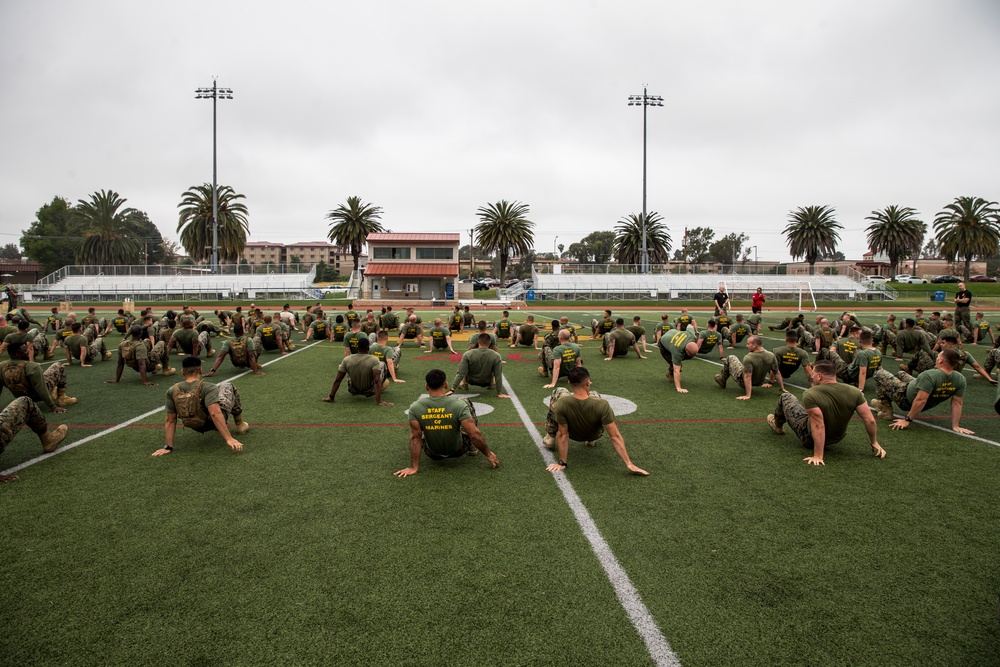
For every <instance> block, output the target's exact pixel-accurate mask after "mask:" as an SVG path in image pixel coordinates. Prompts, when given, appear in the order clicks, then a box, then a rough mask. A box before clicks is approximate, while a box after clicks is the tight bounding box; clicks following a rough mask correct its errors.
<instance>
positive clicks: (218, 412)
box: [208, 403, 243, 452]
mask: <svg viewBox="0 0 1000 667" xmlns="http://www.w3.org/2000/svg"><path fill="white" fill-rule="evenodd" d="M208 416H209V417H211V419H212V423H213V424H215V430H216V431H218V432H219V435H221V436H222V439H223V440H225V441H226V444H227V445H229V447H230V449H232V450H233V451H234V452H241V451H243V443H242V442H240V441H239V440H237V439H236V438H234V437H233V434H232V433H230V432H229V426H228V425H227V424H226V416H225V415H224V414H222V408H220V407H219V404H218V403H212V404H211V405H209V406H208Z"/></svg>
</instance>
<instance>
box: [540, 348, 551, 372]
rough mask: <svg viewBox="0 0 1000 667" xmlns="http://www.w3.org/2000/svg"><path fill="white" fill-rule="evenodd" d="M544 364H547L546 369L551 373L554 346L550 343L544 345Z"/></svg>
mask: <svg viewBox="0 0 1000 667" xmlns="http://www.w3.org/2000/svg"><path fill="white" fill-rule="evenodd" d="M541 354H542V366H545V370H546V371H548V372H549V373H550V374H551V373H552V362H553V360H552V348H551V347H549V346H548V345H543V346H542V352H541Z"/></svg>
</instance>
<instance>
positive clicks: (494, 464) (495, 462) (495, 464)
mask: <svg viewBox="0 0 1000 667" xmlns="http://www.w3.org/2000/svg"><path fill="white" fill-rule="evenodd" d="M486 460H487V461H489V463H490V467H491V468H499V467H500V459H498V458H497V455H496V454H495V453H493V452H490V453H489V455H488V456H487V457H486Z"/></svg>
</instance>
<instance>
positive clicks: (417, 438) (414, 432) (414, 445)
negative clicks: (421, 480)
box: [393, 419, 424, 477]
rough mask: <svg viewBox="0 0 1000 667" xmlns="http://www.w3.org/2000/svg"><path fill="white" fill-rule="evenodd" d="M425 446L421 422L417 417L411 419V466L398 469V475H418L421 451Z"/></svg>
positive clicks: (396, 473)
mask: <svg viewBox="0 0 1000 667" xmlns="http://www.w3.org/2000/svg"><path fill="white" fill-rule="evenodd" d="M423 446H424V432H423V431H422V430H421V429H420V422H418V421H417V420H415V419H411V420H410V467H409V468H403V469H402V470H397V471H396V472H395V473H393V474H394V475H396V477H409V476H410V475H416V474H417V470H418V469H419V468H420V451H421V450H422V449H423Z"/></svg>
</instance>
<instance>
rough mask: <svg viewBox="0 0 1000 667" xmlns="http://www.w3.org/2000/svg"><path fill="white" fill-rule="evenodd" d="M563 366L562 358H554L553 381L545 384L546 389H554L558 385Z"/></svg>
mask: <svg viewBox="0 0 1000 667" xmlns="http://www.w3.org/2000/svg"><path fill="white" fill-rule="evenodd" d="M561 366H562V359H553V360H552V382H550V383H548V384H547V385H545V387H544V389H552V387H554V386H556V382H558V381H559V369H560V367H561Z"/></svg>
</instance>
